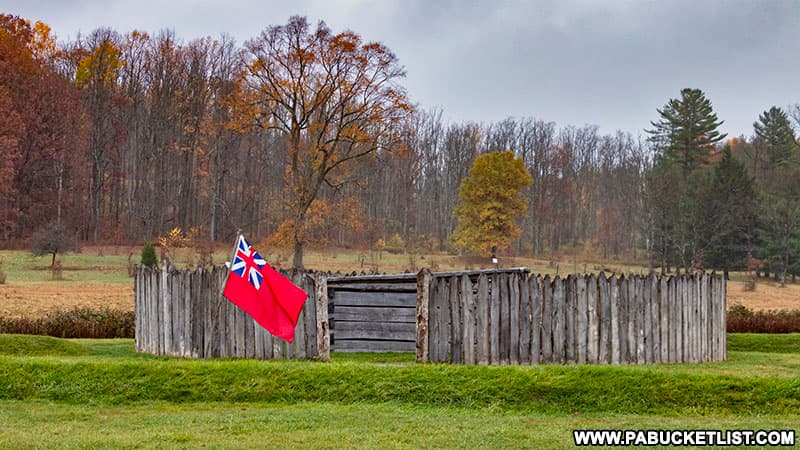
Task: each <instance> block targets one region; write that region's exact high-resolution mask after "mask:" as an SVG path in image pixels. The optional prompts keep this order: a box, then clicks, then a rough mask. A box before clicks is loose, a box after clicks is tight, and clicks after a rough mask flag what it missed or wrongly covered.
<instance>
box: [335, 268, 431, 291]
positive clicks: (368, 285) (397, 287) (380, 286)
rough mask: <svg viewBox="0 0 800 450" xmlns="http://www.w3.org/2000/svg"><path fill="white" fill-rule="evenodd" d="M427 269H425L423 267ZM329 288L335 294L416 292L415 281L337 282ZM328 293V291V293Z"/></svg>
mask: <svg viewBox="0 0 800 450" xmlns="http://www.w3.org/2000/svg"><path fill="white" fill-rule="evenodd" d="M425 270H427V269H425ZM330 289H331V290H332V291H335V292H336V295H338V294H340V293H342V292H373V293H406V294H414V295H416V293H417V283H416V282H413V283H408V282H403V283H376V282H354V283H347V284H345V283H339V284H336V285H331V286H330ZM329 295H330V293H329Z"/></svg>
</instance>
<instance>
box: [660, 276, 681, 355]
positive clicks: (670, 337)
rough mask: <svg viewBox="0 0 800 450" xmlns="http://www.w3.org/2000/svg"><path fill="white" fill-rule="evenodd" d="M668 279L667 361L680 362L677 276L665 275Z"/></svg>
mask: <svg viewBox="0 0 800 450" xmlns="http://www.w3.org/2000/svg"><path fill="white" fill-rule="evenodd" d="M663 279H665V280H667V297H666V300H667V316H668V317H667V341H668V343H669V344H668V348H667V355H668V357H667V361H669V362H678V354H677V352H676V348H677V342H676V339H677V335H676V334H675V330H676V325H677V320H676V319H675V278H674V277H667V276H666V275H664V276H663Z"/></svg>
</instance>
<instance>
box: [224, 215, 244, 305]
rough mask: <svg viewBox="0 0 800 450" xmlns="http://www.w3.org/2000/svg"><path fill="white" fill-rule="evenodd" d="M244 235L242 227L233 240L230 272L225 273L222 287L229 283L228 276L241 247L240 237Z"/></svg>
mask: <svg viewBox="0 0 800 450" xmlns="http://www.w3.org/2000/svg"><path fill="white" fill-rule="evenodd" d="M241 236H242V230H241V228H240V229H238V230H236V240H234V241H233V251H231V258H230V261H229V264H228V273H226V274H225V280H224V281H223V282H222V289H223V290H224V289H225V286H226V285H227V284H228V277H230V276H231V268H232V267H233V259H234V258H236V249H237V248H238V247H239V238H240V237H241ZM219 295H220V296H222V291H220V292H219Z"/></svg>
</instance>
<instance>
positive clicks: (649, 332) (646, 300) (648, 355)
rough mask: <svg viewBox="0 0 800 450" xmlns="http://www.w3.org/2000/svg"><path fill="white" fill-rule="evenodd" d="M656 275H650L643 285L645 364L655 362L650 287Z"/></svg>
mask: <svg viewBox="0 0 800 450" xmlns="http://www.w3.org/2000/svg"><path fill="white" fill-rule="evenodd" d="M653 276H654V275H653V274H650V275H648V276H647V277H646V278H645V279H644V280H642V281H643V283H642V297H641V298H642V320H643V324H644V326H643V328H642V330H641V332H642V335H643V337H642V342H643V345H644V362H645V363H648V364H649V363H652V362H653V314H652V312H651V308H652V304H653V295H652V290H651V289H650V286H651V284H652V277H653Z"/></svg>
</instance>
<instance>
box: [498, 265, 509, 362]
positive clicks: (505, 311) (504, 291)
mask: <svg viewBox="0 0 800 450" xmlns="http://www.w3.org/2000/svg"><path fill="white" fill-rule="evenodd" d="M509 276H510V275H509V274H506V273H501V274H500V348H499V350H500V364H508V361H509V357H510V355H511V294H510V290H509V283H508V282H509Z"/></svg>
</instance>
